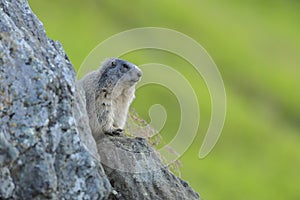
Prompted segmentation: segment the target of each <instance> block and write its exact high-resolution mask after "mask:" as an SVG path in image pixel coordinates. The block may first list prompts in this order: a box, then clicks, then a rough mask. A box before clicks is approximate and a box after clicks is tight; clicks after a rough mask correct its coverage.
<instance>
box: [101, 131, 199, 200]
mask: <svg viewBox="0 0 300 200" xmlns="http://www.w3.org/2000/svg"><path fill="white" fill-rule="evenodd" d="M97 145H98V151H99V153H100V157H101V162H102V165H103V167H104V170H105V172H106V174H107V176H108V178H109V180H110V183H111V184H112V186H113V187H114V189H115V190H116V195H115V196H116V198H117V199H149V200H151V199H156V200H159V199H161V200H166V199H170V200H171V199H187V200H192V199H199V195H198V194H197V193H196V192H195V191H193V190H192V188H190V187H189V185H188V183H187V182H185V181H183V180H181V179H180V178H178V177H176V176H175V175H174V174H172V173H171V172H170V171H169V170H168V169H167V167H165V166H164V165H163V164H162V162H161V160H160V158H159V156H158V155H157V153H156V152H155V151H154V150H153V149H152V148H151V147H150V146H149V144H148V142H147V141H146V140H145V139H143V138H127V137H125V136H121V137H111V136H108V137H105V138H102V139H101V140H99V141H97ZM111 199H113V198H111Z"/></svg>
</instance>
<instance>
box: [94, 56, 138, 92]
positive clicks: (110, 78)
mask: <svg viewBox="0 0 300 200" xmlns="http://www.w3.org/2000/svg"><path fill="white" fill-rule="evenodd" d="M100 74H101V77H100V80H99V84H101V85H102V86H103V87H105V88H108V87H111V86H112V87H116V86H117V87H124V89H125V88H126V87H127V88H129V87H132V86H134V85H135V84H136V83H137V82H138V81H139V80H140V79H141V76H142V71H141V70H140V69H139V68H138V67H137V66H136V65H135V64H133V63H130V62H128V61H125V60H121V59H118V58H109V59H107V60H105V61H104V62H103V64H102V67H101V68H100Z"/></svg>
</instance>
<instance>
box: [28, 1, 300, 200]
mask: <svg viewBox="0 0 300 200" xmlns="http://www.w3.org/2000/svg"><path fill="white" fill-rule="evenodd" d="M29 2H30V5H31V7H32V9H33V10H34V11H35V13H36V14H37V16H38V17H39V18H40V19H41V20H42V22H43V23H44V25H45V28H46V30H47V34H48V35H49V37H51V38H53V39H55V40H59V41H60V42H61V43H62V44H63V46H64V48H65V50H66V52H67V54H68V56H69V58H70V60H71V61H72V63H73V65H74V67H75V68H76V69H78V67H79V66H80V64H81V62H82V61H83V59H84V58H85V57H86V56H87V55H88V53H89V52H90V51H91V50H92V49H93V48H94V47H95V46H96V45H97V44H98V43H100V42H101V41H103V40H104V39H106V38H108V37H109V36H111V35H113V34H116V33H119V32H121V31H124V30H127V29H131V28H136V27H145V26H158V27H166V28H171V29H175V30H178V31H180V32H182V33H185V34H187V35H189V36H191V37H192V38H194V39H195V40H197V41H198V42H199V43H200V44H202V45H203V46H204V47H205V48H206V50H207V51H208V52H209V54H210V55H211V56H212V57H213V59H214V61H215V62H216V64H217V65H218V67H219V70H220V72H221V74H222V76H223V79H224V82H225V86H226V92H227V98H228V99H227V100H228V105H227V110H228V112H227V118H226V123H225V126H224V130H223V132H222V135H221V138H220V140H219V141H218V143H217V145H216V147H215V148H214V150H213V151H212V152H211V154H209V156H208V157H206V158H205V159H203V160H199V159H198V152H199V148H200V146H201V143H202V141H203V137H204V133H205V131H206V129H207V127H208V123H209V119H210V98H209V93H208V91H207V89H206V87H205V84H204V82H203V80H202V79H201V77H195V76H194V74H195V73H194V71H193V70H192V69H189V68H187V69H186V68H184V69H183V68H182V67H181V66H183V65H187V63H185V61H183V60H182V59H180V58H178V57H176V56H174V55H170V54H168V53H165V52H161V51H154V50H142V51H136V52H131V53H129V54H128V55H125V56H124V58H126V59H128V60H131V61H133V62H135V63H137V64H142V63H147V62H158V63H160V62H165V64H168V65H170V66H172V67H174V68H175V69H177V70H178V71H180V72H181V73H182V74H184V76H186V78H188V80H189V81H190V82H191V84H192V85H193V88H194V89H195V90H196V93H197V94H196V95H197V98H198V99H199V102H200V110H201V122H200V128H199V132H198V135H197V137H196V138H195V140H194V142H193V144H192V145H191V147H190V148H189V150H188V151H187V152H186V153H185V154H184V155H183V156H182V157H181V161H182V163H183V167H182V169H181V172H182V178H183V179H186V180H187V181H189V183H190V184H191V185H192V187H193V188H195V189H196V190H197V191H198V192H199V193H200V195H201V196H202V197H203V198H204V199H207V200H221V199H222V200H223V199H224V200H227V199H237V200H240V199H243V200H244V199H251V200H252V199H291V200H293V199H295V200H296V199H300V193H299V191H300V186H299V180H300V173H299V168H300V149H299V145H300V103H299V100H300V81H299V75H300V56H299V52H300V26H299V19H300V13H299V8H300V2H298V1H292V0H288V1H280V0H274V1H236V0H229V1H226V2H225V1H221V0H212V1H201V0H200V1H196V0H194V1H192V0H188V1H177V0H175V1H174V0H165V1H158V0H152V1H141V0H136V1H133V0H128V1H126V2H125V1H120V0H116V1H96V0H87V1H79V0H73V1H72V2H71V1H66V0H51V1H50V0H48V1H46V0H43V1H41V0H30V1H29ZM154 94H156V95H154ZM168 98H172V100H170V101H168ZM173 98H174V97H173V96H172V94H171V93H169V92H167V91H164V89H162V88H159V87H154V86H153V87H145V88H142V89H141V90H139V91H138V92H137V98H136V100H135V102H134V105H133V106H134V107H135V108H136V110H137V112H138V113H139V114H140V116H142V117H143V118H145V119H147V120H149V116H148V114H147V113H148V109H149V107H150V106H151V105H152V104H153V103H155V102H156V103H161V104H162V105H165V107H166V110H167V112H168V121H167V123H166V126H165V128H164V129H163V131H162V133H161V134H162V136H163V137H164V140H165V141H169V140H170V139H172V134H173V133H174V132H176V128H177V127H178V122H179V120H180V112H179V111H178V103H177V102H176V100H174V99H173Z"/></svg>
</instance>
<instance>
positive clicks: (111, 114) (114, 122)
mask: <svg viewBox="0 0 300 200" xmlns="http://www.w3.org/2000/svg"><path fill="white" fill-rule="evenodd" d="M141 76H142V72H141V70H140V69H139V68H138V67H137V66H136V65H134V64H132V63H130V62H128V61H125V60H121V59H118V58H110V59H107V60H106V61H104V63H103V64H102V66H101V67H100V68H99V69H98V70H97V71H93V72H91V73H89V74H87V75H85V76H84V77H83V78H82V79H81V80H80V81H79V84H80V85H81V86H82V87H83V89H84V91H85V96H86V109H87V113H88V116H89V125H90V128H91V130H92V133H93V136H94V138H98V137H99V136H100V137H101V135H102V134H110V135H119V134H120V133H121V132H122V131H123V128H124V126H125V123H126V118H127V113H128V109H129V106H130V104H131V102H132V100H133V99H134V97H135V96H134V92H135V85H136V83H137V82H138V81H139V80H140V78H141Z"/></svg>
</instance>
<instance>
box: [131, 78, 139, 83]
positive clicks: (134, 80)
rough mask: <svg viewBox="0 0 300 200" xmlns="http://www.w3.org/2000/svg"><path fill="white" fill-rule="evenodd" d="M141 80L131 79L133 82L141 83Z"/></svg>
mask: <svg viewBox="0 0 300 200" xmlns="http://www.w3.org/2000/svg"><path fill="white" fill-rule="evenodd" d="M139 81H140V78H136V79H131V82H139Z"/></svg>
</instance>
